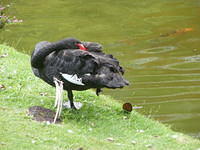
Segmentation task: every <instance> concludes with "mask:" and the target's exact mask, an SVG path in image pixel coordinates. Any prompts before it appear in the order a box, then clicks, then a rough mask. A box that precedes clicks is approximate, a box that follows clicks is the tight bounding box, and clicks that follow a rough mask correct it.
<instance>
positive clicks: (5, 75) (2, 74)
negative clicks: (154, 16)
mask: <svg viewBox="0 0 200 150" xmlns="http://www.w3.org/2000/svg"><path fill="white" fill-rule="evenodd" d="M29 59H30V58H29V56H27V55H24V54H21V53H18V52H16V51H15V50H14V49H12V48H10V47H8V46H5V45H0V120H1V121H0V149H6V150H7V149H8V150H18V149H19V150H21V149H29V150H32V149H33V150H37V149H38V150H39V149H40V150H43V149H45V150H69V149H72V150H78V149H83V150H117V149H119V150H129V149H130V150H134V149H138V150H143V149H152V150H184V149H185V150H190V149H191V150H197V149H198V148H200V141H199V140H196V139H193V138H191V137H189V136H186V135H183V134H181V133H177V132H173V131H172V130H171V129H170V128H169V127H166V126H164V125H163V124H160V123H158V122H156V121H153V120H150V119H148V118H145V117H144V116H142V115H140V114H138V113H137V112H135V111H133V112H132V113H130V114H127V113H124V112H123V111H122V109H121V104H120V103H118V102H116V101H115V100H113V99H111V98H109V97H105V96H100V97H97V96H95V94H94V93H93V92H92V91H90V90H89V91H85V92H75V99H76V101H81V102H82V103H83V104H84V106H83V107H82V108H81V109H80V110H78V111H72V110H64V111H63V113H62V119H63V123H61V124H59V125H54V124H50V125H48V124H46V123H39V122H36V121H33V120H32V119H31V118H30V117H28V116H27V115H26V111H27V109H28V108H29V107H31V106H35V105H39V106H43V107H46V108H50V109H53V104H54V95H55V89H54V88H52V87H50V86H49V85H47V84H46V83H44V82H43V81H41V80H40V79H37V78H36V77H34V75H33V74H32V72H31V69H30V62H29ZM65 96H66V95H65Z"/></svg>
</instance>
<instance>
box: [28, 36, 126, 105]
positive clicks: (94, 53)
mask: <svg viewBox="0 0 200 150" xmlns="http://www.w3.org/2000/svg"><path fill="white" fill-rule="evenodd" d="M77 44H83V45H84V46H85V47H86V49H87V51H84V50H80V49H79V47H78V46H77ZM31 66H32V70H33V73H34V74H35V75H36V76H37V77H39V78H41V79H42V80H44V81H45V82H47V83H48V84H50V85H52V86H55V85H54V80H53V78H54V77H56V78H57V79H59V80H61V81H63V82H64V85H63V86H64V90H66V91H67V92H68V98H69V100H70V104H71V107H72V108H75V106H74V104H73V93H72V90H78V91H81V90H87V89H90V88H96V89H97V90H96V93H97V95H98V94H99V92H100V91H101V88H104V87H107V88H122V87H124V86H126V85H128V81H126V80H125V79H124V78H123V77H122V75H123V74H124V70H123V68H122V67H121V66H120V65H119V62H118V60H117V59H115V58H114V57H113V56H112V55H107V54H105V53H103V52H102V46H101V45H100V44H98V43H94V42H81V41H79V40H77V39H74V38H67V39H64V40H61V41H58V42H55V43H50V42H47V41H44V42H40V43H38V44H37V45H36V47H35V50H34V51H33V53H32V56H31ZM61 73H66V74H70V75H74V74H76V75H77V76H78V77H79V78H82V82H83V83H84V85H76V84H73V83H71V82H68V81H67V80H65V79H64V78H63V77H62V75H61Z"/></svg>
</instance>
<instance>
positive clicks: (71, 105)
mask: <svg viewBox="0 0 200 150" xmlns="http://www.w3.org/2000/svg"><path fill="white" fill-rule="evenodd" d="M67 93H68V98H69V102H70V108H72V109H76V107H75V105H74V98H73V93H72V90H68V91H67Z"/></svg>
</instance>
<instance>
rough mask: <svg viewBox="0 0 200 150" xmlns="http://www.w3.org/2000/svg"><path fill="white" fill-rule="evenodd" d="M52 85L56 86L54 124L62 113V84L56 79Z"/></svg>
mask: <svg viewBox="0 0 200 150" xmlns="http://www.w3.org/2000/svg"><path fill="white" fill-rule="evenodd" d="M54 83H55V86H56V99H55V106H56V107H57V110H56V115H55V117H54V123H55V122H56V120H57V118H58V117H60V114H61V111H62V101H63V94H62V93H63V82H62V81H59V80H58V79H56V78H54Z"/></svg>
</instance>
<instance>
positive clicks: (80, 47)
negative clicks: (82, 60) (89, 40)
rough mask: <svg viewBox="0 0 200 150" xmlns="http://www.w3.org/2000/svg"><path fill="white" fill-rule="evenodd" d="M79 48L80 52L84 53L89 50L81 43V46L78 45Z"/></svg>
mask: <svg viewBox="0 0 200 150" xmlns="http://www.w3.org/2000/svg"><path fill="white" fill-rule="evenodd" d="M77 46H78V47H79V49H80V50H84V51H86V50H87V48H86V47H85V46H84V45H83V44H80V43H79V44H77Z"/></svg>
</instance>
